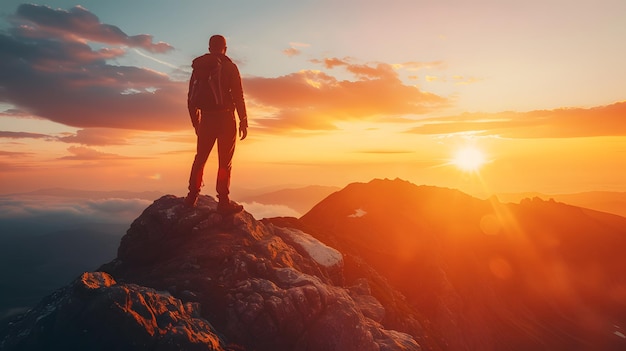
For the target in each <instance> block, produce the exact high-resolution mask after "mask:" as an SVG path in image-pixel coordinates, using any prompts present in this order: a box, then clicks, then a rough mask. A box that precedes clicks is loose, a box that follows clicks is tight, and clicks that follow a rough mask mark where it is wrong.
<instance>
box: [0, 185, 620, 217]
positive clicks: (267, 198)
mask: <svg viewBox="0 0 626 351" xmlns="http://www.w3.org/2000/svg"><path fill="white" fill-rule="evenodd" d="M340 189H341V188H340V187H335V186H323V185H311V186H304V187H293V188H286V189H279V190H271V191H267V192H261V193H260V194H259V193H258V191H252V190H243V191H241V194H242V196H241V198H238V199H237V201H240V202H246V203H251V202H257V203H260V204H265V205H285V206H288V207H290V208H292V209H294V210H296V211H297V212H299V213H306V212H307V211H308V210H310V209H311V208H312V207H313V206H315V205H316V204H317V203H318V202H320V201H321V200H322V199H324V198H325V197H326V196H328V195H330V194H332V193H333V192H336V191H338V190H340ZM23 195H35V196H54V197H65V198H81V199H103V198H120V199H144V200H155V199H158V198H159V197H161V196H163V195H165V194H164V193H162V192H159V191H143V192H133V191H124V190H117V191H92V190H76V189H66V188H48V189H40V190H35V191H31V192H25V193H15V194H7V195H5V196H23ZM495 195H496V196H497V198H498V199H499V200H500V201H501V202H505V203H506V202H512V203H519V202H520V201H521V200H524V199H532V198H535V197H537V198H540V199H543V200H550V199H553V200H555V201H558V202H563V203H566V204H570V205H574V206H579V207H584V208H589V209H592V210H597V211H601V212H607V213H613V214H616V215H620V216H622V217H626V192H617V191H588V192H580V193H571V194H544V193H538V192H519V193H497V194H495Z"/></svg>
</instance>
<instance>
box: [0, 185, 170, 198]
mask: <svg viewBox="0 0 626 351" xmlns="http://www.w3.org/2000/svg"><path fill="white" fill-rule="evenodd" d="M25 195H26V196H29V195H30V196H53V197H61V198H77V199H109V198H117V199H143V200H155V199H158V198H159V197H161V196H163V195H165V194H163V193H161V192H158V191H125V190H113V191H98V190H78V189H67V188H46V189H39V190H34V191H29V192H23V193H12V194H6V195H3V196H7V197H11V196H25Z"/></svg>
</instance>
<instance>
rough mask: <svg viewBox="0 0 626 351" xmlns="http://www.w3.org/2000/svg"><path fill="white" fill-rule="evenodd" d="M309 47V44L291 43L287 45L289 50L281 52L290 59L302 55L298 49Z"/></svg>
mask: <svg viewBox="0 0 626 351" xmlns="http://www.w3.org/2000/svg"><path fill="white" fill-rule="evenodd" d="M309 46H311V45H309V44H305V43H297V42H291V43H289V48H288V49H285V50H283V54H285V55H287V56H289V57H292V56H297V55H300V54H301V53H302V50H300V49H299V48H304V47H309Z"/></svg>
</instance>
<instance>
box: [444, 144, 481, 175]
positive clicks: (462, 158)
mask: <svg viewBox="0 0 626 351" xmlns="http://www.w3.org/2000/svg"><path fill="white" fill-rule="evenodd" d="M486 162H487V159H486V158H485V154H484V153H483V152H482V151H481V150H480V149H478V148H476V147H474V146H465V147H463V148H460V149H458V150H457V151H456V153H455V154H454V157H453V158H452V164H453V165H455V166H457V167H458V168H459V169H460V170H463V171H466V172H476V171H478V170H479V169H480V167H482V166H483V165H484V164H485V163H486Z"/></svg>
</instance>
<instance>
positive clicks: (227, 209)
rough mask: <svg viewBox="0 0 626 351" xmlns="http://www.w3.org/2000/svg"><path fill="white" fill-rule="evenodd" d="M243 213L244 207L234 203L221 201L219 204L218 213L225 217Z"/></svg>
mask: <svg viewBox="0 0 626 351" xmlns="http://www.w3.org/2000/svg"><path fill="white" fill-rule="evenodd" d="M241 211H243V206H242V205H239V204H238V203H236V202H233V201H228V202H226V201H220V202H218V204H217V212H219V213H220V214H223V215H229V214H234V213H239V212H241Z"/></svg>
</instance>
